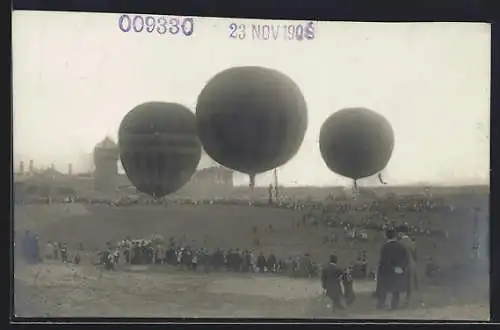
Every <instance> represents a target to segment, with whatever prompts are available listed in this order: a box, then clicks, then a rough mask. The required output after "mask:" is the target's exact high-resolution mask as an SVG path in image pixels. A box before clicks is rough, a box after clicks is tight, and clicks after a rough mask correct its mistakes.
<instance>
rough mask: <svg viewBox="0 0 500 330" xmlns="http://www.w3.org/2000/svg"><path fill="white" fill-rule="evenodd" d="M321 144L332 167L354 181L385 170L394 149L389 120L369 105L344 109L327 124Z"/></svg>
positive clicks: (321, 136) (322, 132) (322, 130)
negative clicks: (369, 108)
mask: <svg viewBox="0 0 500 330" xmlns="http://www.w3.org/2000/svg"><path fill="white" fill-rule="evenodd" d="M319 147H320V151H321V155H322V157H323V160H324V161H325V163H326V165H327V166H328V168H329V169H330V170H331V171H333V172H335V173H337V174H340V175H343V176H346V177H349V178H352V179H354V180H357V179H360V178H364V177H368V176H371V175H374V174H376V173H378V172H380V171H381V170H383V169H384V168H385V167H386V166H387V163H388V162H389V160H390V159H391V155H392V151H393V149H394V131H393V130H392V127H391V124H390V123H389V121H388V120H387V119H385V118H384V117H383V116H381V115H379V114H378V113H376V112H374V111H371V110H368V109H365V108H349V109H343V110H340V111H338V112H335V113H334V114H332V115H331V116H330V117H328V119H327V120H326V121H325V122H324V123H323V126H322V127H321V132H320V136H319Z"/></svg>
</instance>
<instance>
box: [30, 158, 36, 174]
mask: <svg viewBox="0 0 500 330" xmlns="http://www.w3.org/2000/svg"><path fill="white" fill-rule="evenodd" d="M29 171H30V174H33V172H35V165H34V162H33V159H31V160H30V165H29Z"/></svg>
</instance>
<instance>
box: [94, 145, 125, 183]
mask: <svg viewBox="0 0 500 330" xmlns="http://www.w3.org/2000/svg"><path fill="white" fill-rule="evenodd" d="M118 158H119V151H118V146H117V144H116V143H115V142H114V141H113V140H112V139H111V138H110V137H106V138H105V139H104V140H102V141H101V142H99V143H98V144H97V145H96V146H95V148H94V166H95V170H94V188H95V190H98V191H109V192H111V191H114V190H115V189H116V187H117V178H118Z"/></svg>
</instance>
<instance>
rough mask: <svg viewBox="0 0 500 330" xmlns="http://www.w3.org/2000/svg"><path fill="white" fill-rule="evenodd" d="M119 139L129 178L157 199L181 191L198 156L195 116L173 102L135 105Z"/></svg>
mask: <svg viewBox="0 0 500 330" xmlns="http://www.w3.org/2000/svg"><path fill="white" fill-rule="evenodd" d="M118 139H119V141H118V146H119V149H120V159H121V162H122V164H123V169H124V170H125V173H126V174H127V176H128V178H129V179H130V181H131V182H132V183H133V184H134V186H135V187H136V188H137V189H138V190H139V191H142V192H144V193H147V194H149V195H151V196H154V197H156V198H159V197H163V196H165V195H168V194H170V193H173V192H175V191H176V190H178V189H180V188H182V187H183V186H184V185H185V184H186V183H187V182H188V181H189V179H190V178H191V176H192V175H193V173H194V172H195V170H196V167H197V166H198V162H199V161H200V157H201V144H200V142H199V140H198V137H197V135H196V121H195V117H194V114H193V113H192V112H191V111H190V110H189V109H188V108H186V107H184V106H182V105H180V104H176V103H163V102H149V103H144V104H141V105H138V106H137V107H135V108H134V109H132V110H131V111H130V112H129V113H128V114H127V115H126V116H125V117H124V118H123V120H122V122H121V124H120V128H119V131H118Z"/></svg>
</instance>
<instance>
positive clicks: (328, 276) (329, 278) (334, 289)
mask: <svg viewBox="0 0 500 330" xmlns="http://www.w3.org/2000/svg"><path fill="white" fill-rule="evenodd" d="M342 274H343V272H342V270H341V269H340V268H339V267H338V266H337V256H335V255H331V256H330V262H329V263H328V264H327V265H326V266H325V267H324V268H323V270H322V272H321V286H322V288H323V290H325V293H326V296H327V297H328V298H330V299H331V300H332V308H333V311H334V312H335V311H337V310H339V309H344V305H343V304H342V288H341V285H340V282H341V277H342Z"/></svg>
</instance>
